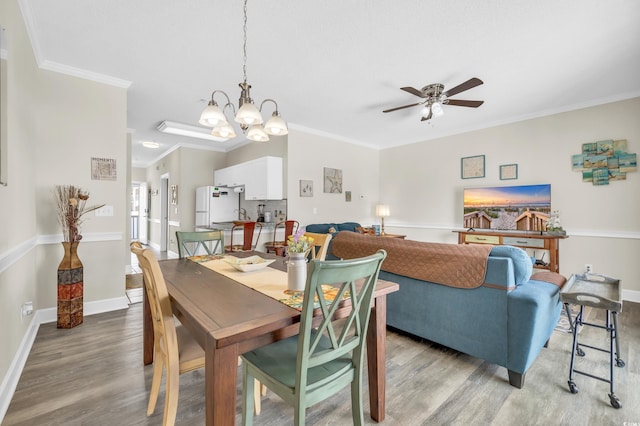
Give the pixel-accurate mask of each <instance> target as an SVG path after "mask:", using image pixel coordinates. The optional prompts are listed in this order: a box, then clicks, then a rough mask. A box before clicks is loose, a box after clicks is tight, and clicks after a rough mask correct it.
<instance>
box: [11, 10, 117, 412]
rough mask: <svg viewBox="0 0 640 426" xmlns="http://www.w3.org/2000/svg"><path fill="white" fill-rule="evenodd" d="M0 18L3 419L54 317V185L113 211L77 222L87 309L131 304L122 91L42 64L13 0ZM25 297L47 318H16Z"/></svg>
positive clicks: (57, 254) (57, 256) (57, 236)
mask: <svg viewBox="0 0 640 426" xmlns="http://www.w3.org/2000/svg"><path fill="white" fill-rule="evenodd" d="M0 16H2V20H3V24H4V25H6V26H7V35H8V37H7V39H8V51H9V59H8V61H7V68H8V84H7V86H8V87H7V89H8V90H7V91H8V93H7V95H8V111H7V117H8V128H7V133H8V152H9V167H8V181H9V185H8V186H6V187H2V186H0V205H1V206H2V208H0V235H2V238H0V323H1V324H2V327H0V342H2V344H1V345H0V377H2V378H3V379H2V381H1V382H0V418H1V417H2V415H3V414H4V412H3V410H4V409H6V403H8V401H7V395H9V396H10V394H8V392H12V386H15V383H16V382H17V379H18V376H17V374H19V372H20V368H21V364H20V363H21V362H24V361H25V360H26V354H27V353H26V352H24V350H25V349H26V350H27V351H28V349H29V347H28V345H29V341H30V339H32V338H33V337H35V330H37V322H38V321H39V320H42V319H43V318H44V319H45V320H55V310H56V305H57V302H56V298H57V293H56V287H57V268H58V264H59V263H60V261H61V259H62V248H61V245H60V244H59V241H61V229H60V228H59V225H58V222H57V216H56V210H55V204H54V201H53V195H52V190H53V188H54V186H55V185H56V184H73V185H77V186H81V187H84V188H86V189H87V190H88V191H89V192H90V199H89V204H94V203H95V204H97V203H106V204H108V205H111V206H113V210H114V216H112V217H102V218H101V217H94V216H92V215H91V216H90V215H88V216H86V220H85V222H84V224H83V226H82V235H83V236H84V237H85V238H84V240H83V241H82V242H81V244H80V247H79V250H78V253H79V256H80V259H81V260H82V262H83V264H84V289H85V291H84V302H85V313H87V312H88V311H91V310H93V309H99V307H98V305H100V306H104V305H101V304H102V303H103V302H104V301H109V302H108V304H109V306H110V309H113V308H114V307H116V306H119V307H126V306H127V304H126V296H125V281H124V270H125V260H124V257H123V256H122V254H123V253H124V250H125V249H126V248H125V247H126V243H127V242H126V241H125V239H124V238H123V236H124V234H125V232H124V231H125V229H126V221H127V220H128V211H127V208H126V206H127V198H128V193H127V191H126V188H127V184H126V182H128V180H129V176H128V172H127V170H128V167H127V143H126V142H127V140H126V111H127V108H126V100H127V98H126V89H123V88H115V87H110V86H106V85H104V84H99V83H94V82H91V81H88V80H82V79H78V78H74V77H69V76H66V75H62V74H58V73H55V72H51V71H44V70H41V69H40V68H39V67H38V66H37V63H36V60H35V57H34V54H33V49H32V48H31V45H30V42H29V37H28V35H27V33H26V29H25V26H24V23H23V20H22V15H21V13H20V10H19V7H18V2H17V0H6V1H5V0H3V1H2V2H1V3H0ZM91 157H104V158H112V159H115V160H116V163H117V171H118V178H117V180H116V181H93V180H91V174H90V172H91ZM89 216H90V217H89ZM25 301H33V306H34V309H35V310H37V311H39V312H38V313H46V315H44V316H40V317H39V318H36V317H38V315H34V316H29V317H26V318H22V317H21V314H20V308H21V305H22V303H23V302H25ZM34 324H35V325H34Z"/></svg>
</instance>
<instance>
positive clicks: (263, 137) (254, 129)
mask: <svg viewBox="0 0 640 426" xmlns="http://www.w3.org/2000/svg"><path fill="white" fill-rule="evenodd" d="M247 139H249V140H250V141H254V142H266V141H268V140H269V135H268V134H267V132H265V131H264V129H263V128H262V126H261V125H259V124H254V125H253V126H251V127H250V128H249V132H247Z"/></svg>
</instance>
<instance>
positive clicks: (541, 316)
mask: <svg viewBox="0 0 640 426" xmlns="http://www.w3.org/2000/svg"><path fill="white" fill-rule="evenodd" d="M434 247H435V248H437V249H438V250H442V249H445V250H447V252H446V253H447V256H445V259H446V261H445V265H444V268H445V269H446V266H447V265H446V262H451V264H452V268H453V270H452V271H451V274H452V277H453V276H454V275H455V276H457V275H459V270H460V269H462V268H463V267H464V266H461V265H464V264H465V263H467V261H466V260H465V256H466V255H467V252H468V251H469V250H475V249H474V248H473V247H478V246H470V245H458V244H437V243H425V242H418V241H409V240H399V239H393V238H379V237H369V236H363V235H359V234H353V233H341V234H339V235H337V236H336V237H334V238H333V252H334V255H335V256H337V257H340V258H353V257H360V256H362V255H365V253H368V252H371V251H375V250H377V249H378V248H383V249H385V250H386V251H387V253H388V256H387V259H386V260H385V262H384V263H383V265H382V270H381V272H380V279H384V280H388V281H393V282H396V283H398V284H400V290H399V291H398V292H396V293H392V294H390V295H389V296H388V297H387V325H389V326H391V327H393V328H396V329H399V330H402V331H405V332H408V333H410V334H413V335H416V336H419V337H422V338H425V339H428V340H430V341H433V342H436V343H439V344H442V345H444V346H447V347H450V348H452V349H455V350H458V351H460V352H464V353H466V354H469V355H472V356H475V357H478V358H481V359H484V360H486V361H488V362H491V363H494V364H498V365H501V366H503V367H506V368H507V369H508V373H509V383H510V384H511V385H513V386H515V387H517V388H521V387H522V386H523V385H524V378H525V374H526V372H527V370H528V369H529V367H530V366H531V364H532V363H533V362H534V361H535V359H536V357H537V356H538V354H539V353H540V351H541V350H542V348H543V347H544V346H546V344H547V342H548V340H549V338H550V337H551V333H552V332H553V330H554V327H555V325H556V323H557V322H558V319H559V317H560V311H561V307H562V304H561V302H560V299H559V291H560V287H561V285H562V284H563V283H564V281H566V280H565V279H564V277H562V276H561V275H559V274H555V273H551V272H544V273H540V274H536V275H534V276H533V277H532V264H531V259H530V258H529V257H528V256H527V254H526V252H525V251H524V250H522V249H520V248H517V247H511V246H495V247H493V248H491V247H489V248H487V249H488V250H490V253H489V254H488V256H486V261H484V260H483V261H482V262H486V269H485V271H484V278H483V279H481V282H480V285H478V286H477V287H475V288H459V287H453V286H450V285H444V284H442V283H435V282H430V281H425V280H424V279H419V278H416V276H420V274H419V270H421V269H425V270H426V271H427V273H428V271H430V270H433V269H435V268H438V267H439V268H442V267H443V265H436V264H433V265H432V264H430V262H431V261H432V260H433V259H432V257H433V256H432V255H431V249H432V248H434ZM449 253H450V254H449ZM482 266H485V265H482ZM462 277H464V276H463V275H461V276H460V277H458V278H459V279H461V280H462V281H464V278H462ZM454 278H455V277H454ZM542 279H544V280H545V281H543V280H542ZM554 282H555V283H554Z"/></svg>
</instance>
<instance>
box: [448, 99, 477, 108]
mask: <svg viewBox="0 0 640 426" xmlns="http://www.w3.org/2000/svg"><path fill="white" fill-rule="evenodd" d="M483 103H484V101H464V100H462V99H447V101H446V105H455V106H463V107H470V108H478V107H479V106H480V105H482V104H483Z"/></svg>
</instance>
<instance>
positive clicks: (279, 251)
mask: <svg viewBox="0 0 640 426" xmlns="http://www.w3.org/2000/svg"><path fill="white" fill-rule="evenodd" d="M299 226H300V224H299V223H298V221H297V220H283V221H281V222H278V223H276V226H275V227H274V228H273V241H272V242H271V243H268V244H265V245H264V248H265V251H266V252H267V253H269V252H274V253H275V254H276V255H278V256H284V255H285V254H286V251H287V240H288V238H289V236H290V235H293V234H294V233H296V232H298V228H299ZM278 228H284V240H283V241H278V239H277V236H276V233H277V232H278Z"/></svg>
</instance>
